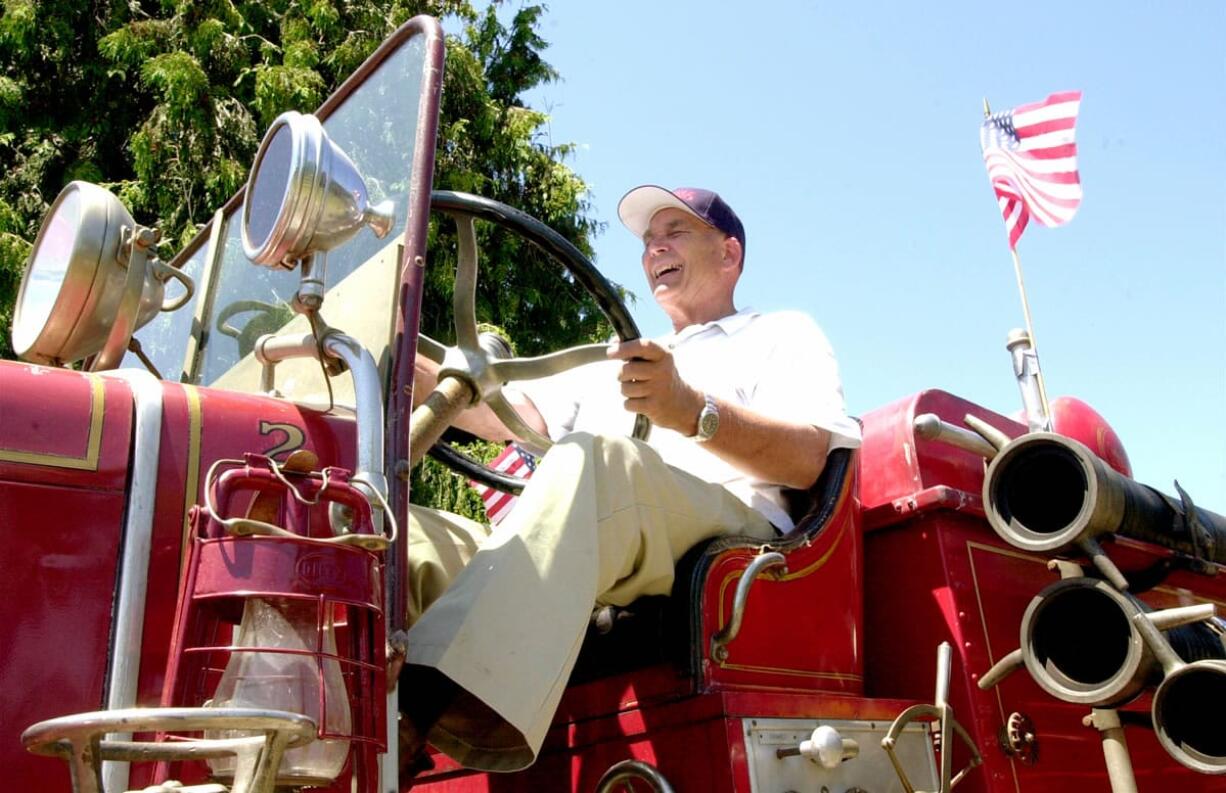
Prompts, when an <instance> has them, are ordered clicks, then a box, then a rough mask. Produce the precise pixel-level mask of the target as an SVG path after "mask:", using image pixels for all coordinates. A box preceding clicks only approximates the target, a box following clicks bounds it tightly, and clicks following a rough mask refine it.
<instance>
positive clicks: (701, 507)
mask: <svg viewBox="0 0 1226 793" xmlns="http://www.w3.org/2000/svg"><path fill="white" fill-rule="evenodd" d="M618 215H619V217H620V218H621V220H622V222H623V223H624V224H625V225H626V227H627V228H629V229H630V231H632V232H633V233H634V234H635V235H636V236H638V237H639V238H641V239H642V240H643V246H644V247H643V256H642V263H643V271H644V275H645V276H646V278H647V283H648V286H649V287H650V288H651V291H652V296H653V297H654V298H655V300H656V302H657V303H658V304H659V305H660V307H661V308H663V309H664V311H665V313H667V314H668V316H669V318H670V319H671V320H672V324H673V328H674V333H673V334H672V335H671V336H669V337H667V338H665V339H660V340H656V341H652V340H638V341H633V342H623V343H620V344H614V345H612V347H611V348H610V350H609V358H610V361H609V362H608V364H607V365H606V364H594V365H592V366H588V367H583V368H581V369H577V370H573V371H572V372H568V373H564V374H563V375H559V376H558V377H557V378H551V379H550V380H549V381H543V382H538V383H530V384H527V385H525V386H524V387H523V388H522V393H521V395H520V396H519V397H517V398H515V399H514V401H515V402H516V404H517V407H518V408H519V410H520V412H521V414H522V415H523V416H524V418H525V420H526V421H527V422H528V423H529V424H531V425H533V426H534V428H536V429H538V430H539V431H542V432H548V434H549V435H550V436H551V437H552V438H554V439H555V440H556V441H557V442H556V443H555V445H554V446H553V448H552V449H551V450H550V451H549V452H548V453H547V454H546V455H545V456H544V457H543V458H542V460H541V462H540V464H539V465H538V466H537V470H536V473H535V474H534V476H533V479H532V481H531V482H530V483H529V485H528V486H527V487H526V488H525V490H524V493H523V495H522V496H521V497H520V500H519V503H518V504H517V505H516V508H515V510H514V511H513V512H512V513H511V514H510V515H509V516H508V517H507V518H506V519H505V520H504V521H503V522H502V523H501V524H500V525H499V526H498V527H497V528H496V529H495V530H493V531H492V532H491V533H489V534H488V536H485V530H484V529H483V528H482V527H480V526H478V525H477V524H474V523H472V522H470V521H464V520H463V519H461V518H457V517H456V516H454V515H446V514H443V513H439V512H435V511H432V510H425V509H418V508H414V510H413V514H412V515H411V518H410V537H411V539H410V549H409V556H410V565H411V573H410V575H411V582H410V584H411V590H412V591H411V600H412V601H413V604H412V606H411V607H410V612H411V613H410V619H411V620H412V621H413V627H412V629H411V630H410V632H409V637H408V639H409V651H408V658H407V663H406V666H405V671H404V673H403V674H402V677H401V682H400V685H401V692H402V695H401V696H402V708H403V710H404V711H405V715H406V718H407V719H408V723H407V726H408V727H409V728H410V731H415V732H416V733H417V734H418V735H427V736H428V739H429V741H430V743H432V744H434V745H435V746H436V747H438V748H439V749H441V750H442V751H444V752H446V753H447V754H449V755H451V756H452V757H453V758H454V759H456V760H457V761H458V762H460V763H463V764H465V765H469V766H472V767H476V768H483V769H489V770H503V771H507V770H515V769H518V768H523V767H525V766H527V765H529V764H530V763H531V762H532V761H533V760H534V759H535V758H536V753H537V751H538V750H539V748H540V745H541V742H542V741H543V739H544V736H545V732H546V731H547V729H548V727H549V724H550V722H551V720H552V718H553V714H554V711H555V709H556V707H557V704H558V700H559V698H560V697H561V694H562V692H563V690H564V688H565V686H566V682H567V679H568V678H569V675H570V671H571V669H572V667H573V665H574V662H575V658H576V656H577V654H578V652H579V646H580V642H581V641H582V638H583V635H584V630H585V627H586V625H587V622H588V618H589V615H590V613H591V610H592V607H593V606H594V605H598V604H599V605H605V604H614V605H624V604H627V603H629V602H631V601H633V600H634V599H636V598H638V597H640V596H642V595H650V594H667V593H668V592H669V591H670V589H671V587H672V581H673V565H674V563H675V562H676V560H677V559H678V558H680V556H681V555H682V554H683V553H684V552H685V551H686V550H687V549H689V548H690V547H692V546H693V545H694V544H695V543H697V542H699V541H701V540H703V539H705V538H707V537H713V536H717V535H722V534H742V535H751V536H755V537H760V538H762V539H764V540H765V539H769V538H772V537H774V536H776V535H777V532H778V531H785V532H786V531H788V530H790V529H791V528H792V520H791V518H790V517H789V515H788V514H787V511H786V509H785V508H784V500H783V495H782V490H783V489H784V488H808V487H809V486H811V485H812V484H813V483H814V482H815V481H816V480H817V477H818V475H819V474H820V473H821V471H822V468H823V466H824V464H825V460H826V455H827V453H828V452H829V450H830V449H832V448H837V447H840V446H844V447H854V446H857V445H858V444H859V428H858V426H857V425H856V423H855V422H853V421H851V420H850V419H848V418H847V416H846V415H845V412H844V407H843V396H842V389H841V386H840V384H839V379H838V371H837V367H836V365H835V362H834V357H833V354H832V353H831V351H830V347H829V345H828V343H827V342H826V340H825V337H824V336H823V335H822V333H821V331H820V330H819V329H818V328H817V326H816V325H815V324H814V323H813V321H812V320H811V319H809V318H808V317H807V316H805V315H803V314H798V313H794V312H780V313H775V314H769V315H767V314H759V313H757V312H753V311H748V310H742V311H737V310H736V308H735V306H734V303H733V293H734V291H735V288H736V284H737V281H738V280H739V278H740V275H741V272H742V269H743V263H744V253H745V230H744V227H743V225H742V224H741V221H740V219H739V218H737V216H736V214H735V213H734V212H733V211H732V209H731V208H730V207H729V206H728V205H727V204H726V203H725V202H724V201H723V199H721V198H720V197H719V196H718V195H717V194H715V193H713V192H711V191H708V190H697V189H689V188H682V189H678V190H675V191H669V190H665V189H664V188H661V187H656V186H653V185H646V186H642V187H638V188H635V189H634V190H631V191H630V192H629V193H627V194H626V195H625V196H624V197H623V198H622V200H621V202H620V204H619V206H618ZM418 377H419V378H420V379H419V380H418V383H417V390H424V387H426V386H429V385H431V384H432V381H431V378H432V377H433V373H432V372H430V371H429V370H424V371H420V373H419V375H418ZM618 386H620V388H619V387H618ZM619 391H620V393H619ZM469 413H470V414H471V415H467V416H466V417H465V418H464V420H463V421H461V422H459V423H460V424H461V425H462V426H465V427H466V428H468V429H470V430H474V431H476V432H478V434H481V435H483V436H485V437H490V438H507V437H509V433H508V432H507V430H506V428H505V427H503V426H502V425H501V422H499V421H498V420H497V419H496V418H495V417H494V416H493V413H492V411H489V410H488V408H484V409H474V410H473V411H469ZM634 413H642V414H644V415H646V416H647V417H648V418H650V419H651V421H652V423H653V425H654V426H653V429H652V435H651V439H650V443H649V444H648V443H641V442H638V441H633V440H630V439H628V438H626V436H625V433H626V432H628V430H629V426H630V420H631V418H632V414H634ZM427 607H428V609H427Z"/></svg>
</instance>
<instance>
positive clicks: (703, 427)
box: [690, 394, 719, 443]
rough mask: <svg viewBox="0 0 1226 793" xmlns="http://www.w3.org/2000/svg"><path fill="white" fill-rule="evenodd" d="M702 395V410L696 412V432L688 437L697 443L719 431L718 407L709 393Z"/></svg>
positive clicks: (709, 438) (705, 440)
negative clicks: (703, 402)
mask: <svg viewBox="0 0 1226 793" xmlns="http://www.w3.org/2000/svg"><path fill="white" fill-rule="evenodd" d="M702 396H703V400H704V401H705V404H703V406H702V412H700V413H699V414H698V432H696V433H694V434H693V435H691V436H690V437H691V438H693V439H694V440H696V441H698V442H699V443H706V442H707V441H709V440H711V439H712V438H714V437H715V433H716V432H718V431H719V407H718V406H717V405H716V404H715V400H714V399H713V398H712V397H711V395H710V394H703V395H702Z"/></svg>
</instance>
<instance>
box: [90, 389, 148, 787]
mask: <svg viewBox="0 0 1226 793" xmlns="http://www.w3.org/2000/svg"><path fill="white" fill-rule="evenodd" d="M100 374H101V375H102V376H103V377H113V378H115V379H117V380H124V381H127V383H128V385H129V386H130V387H131V389H132V408H133V414H134V421H133V428H132V436H133V437H132V478H131V480H130V481H129V483H128V491H127V505H126V510H125V517H124V527H123V556H122V558H121V559H120V562H119V582H118V587H117V589H116V591H117V594H116V598H115V611H114V617H113V619H112V624H113V626H114V630H113V631H112V634H111V636H112V640H111V657H110V663H109V664H108V673H107V681H106V707H107V708H108V709H111V710H115V709H120V708H131V707H135V705H136V686H137V682H138V678H139V675H140V656H141V635H142V632H143V630H144V624H145V600H146V594H147V592H148V587H149V554H150V550H151V548H152V546H153V506H154V501H155V498H156V496H157V468H158V455H159V453H160V449H161V443H162V383H161V381H160V380H158V379H157V378H156V377H154V376H153V375H152V374H150V373H149V372H147V371H144V370H142V369H120V370H117V371H109V372H101V373H100ZM112 737H113V738H116V739H118V740H129V739H130V737H131V736H130V735H124V736H112ZM128 768H129V765H128V763H126V762H109V761H108V762H106V763H104V764H103V770H102V774H103V779H104V780H105V785H104V788H103V789H105V790H127V789H128Z"/></svg>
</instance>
